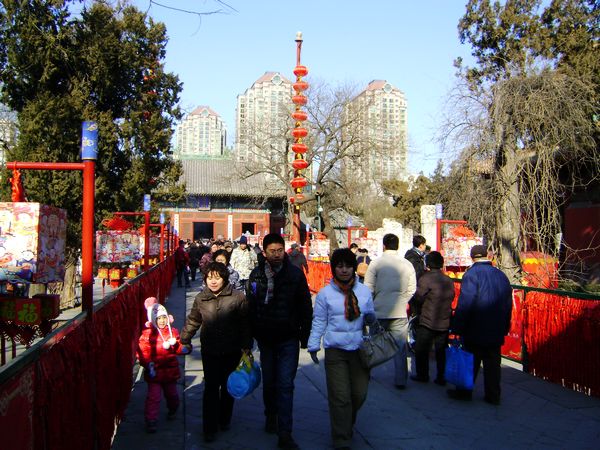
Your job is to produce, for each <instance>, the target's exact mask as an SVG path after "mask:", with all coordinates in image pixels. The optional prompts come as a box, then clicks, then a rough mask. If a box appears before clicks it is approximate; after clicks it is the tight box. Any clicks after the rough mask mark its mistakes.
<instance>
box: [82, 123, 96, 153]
mask: <svg viewBox="0 0 600 450" xmlns="http://www.w3.org/2000/svg"><path fill="white" fill-rule="evenodd" d="M81 159H94V160H95V159H98V124H97V123H96V122H93V121H86V122H83V125H82V127H81Z"/></svg>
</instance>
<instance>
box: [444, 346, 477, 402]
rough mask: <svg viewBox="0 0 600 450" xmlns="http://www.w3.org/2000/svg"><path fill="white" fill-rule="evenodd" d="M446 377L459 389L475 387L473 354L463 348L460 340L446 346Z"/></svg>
mask: <svg viewBox="0 0 600 450" xmlns="http://www.w3.org/2000/svg"><path fill="white" fill-rule="evenodd" d="M444 377H445V378H446V381H447V382H448V383H451V384H454V385H455V386H456V387H457V389H468V390H472V389H473V354H472V353H469V352H467V351H465V350H463V349H462V347H461V346H460V344H459V343H458V342H454V343H451V344H450V346H449V347H448V348H446V370H445V371H444Z"/></svg>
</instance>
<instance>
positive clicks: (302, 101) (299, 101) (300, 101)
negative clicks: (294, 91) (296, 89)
mask: <svg viewBox="0 0 600 450" xmlns="http://www.w3.org/2000/svg"><path fill="white" fill-rule="evenodd" d="M292 102H294V104H296V105H306V102H307V99H306V97H305V96H304V95H294V96H293V97H292Z"/></svg>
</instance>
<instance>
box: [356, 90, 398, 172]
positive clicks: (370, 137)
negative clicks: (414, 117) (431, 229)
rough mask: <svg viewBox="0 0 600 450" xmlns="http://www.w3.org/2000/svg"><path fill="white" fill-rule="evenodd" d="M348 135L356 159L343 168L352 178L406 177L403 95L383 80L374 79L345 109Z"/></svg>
mask: <svg viewBox="0 0 600 450" xmlns="http://www.w3.org/2000/svg"><path fill="white" fill-rule="evenodd" d="M345 114H346V122H347V123H349V124H351V125H350V126H349V127H348V131H347V133H351V134H352V138H353V139H354V140H355V141H356V147H357V148H356V149H355V151H354V153H355V154H356V155H357V157H356V158H354V159H352V160H351V161H349V162H348V163H347V164H346V165H345V169H346V173H348V174H349V175H350V176H353V177H362V178H365V177H366V178H367V179H368V180H372V181H376V182H379V183H380V182H382V181H385V180H393V179H403V178H405V177H406V175H407V155H408V139H407V125H406V99H405V97H404V93H403V92H402V91H401V90H399V89H398V88H396V87H394V86H392V85H391V84H390V83H388V82H387V81H385V80H373V81H371V82H370V83H369V85H368V86H367V88H366V89H365V90H364V91H362V92H361V93H360V94H358V95H357V96H356V97H355V98H354V99H352V100H351V101H350V102H349V103H348V105H347V107H346V108H345Z"/></svg>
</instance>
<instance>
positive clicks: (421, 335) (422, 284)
mask: <svg viewBox="0 0 600 450" xmlns="http://www.w3.org/2000/svg"><path fill="white" fill-rule="evenodd" d="M426 260H427V267H428V268H429V271H427V272H425V273H424V274H423V276H422V277H421V278H419V281H418V282H417V292H415V295H414V296H413V298H412V300H411V309H412V308H413V307H414V309H415V311H416V312H417V313H418V314H419V320H420V321H419V325H418V326H417V330H416V331H417V333H416V334H417V339H416V343H415V359H416V369H417V374H416V375H413V376H411V377H410V378H411V379H412V380H414V381H421V382H427V381H429V349H430V348H431V344H432V343H433V344H434V348H435V360H436V363H437V376H436V378H435V380H434V382H435V383H436V384H439V385H440V386H444V385H445V384H446V380H445V378H444V370H445V369H446V347H447V346H448V328H449V327H450V315H451V313H452V300H454V282H453V281H452V279H451V278H450V277H448V276H447V275H444V273H443V272H442V270H441V269H442V267H443V266H444V257H443V256H442V255H441V253H439V252H431V253H430V254H429V255H427V257H426Z"/></svg>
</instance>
